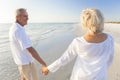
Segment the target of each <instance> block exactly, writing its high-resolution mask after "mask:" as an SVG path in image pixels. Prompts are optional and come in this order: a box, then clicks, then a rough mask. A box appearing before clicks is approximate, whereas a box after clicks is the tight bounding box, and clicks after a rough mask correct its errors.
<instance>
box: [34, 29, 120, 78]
mask: <svg viewBox="0 0 120 80" xmlns="http://www.w3.org/2000/svg"><path fill="white" fill-rule="evenodd" d="M78 30H79V31H80V30H81V29H78ZM81 31H82V30H81ZM81 31H80V33H79V32H75V34H71V33H64V34H59V35H57V36H55V37H53V38H51V39H49V43H47V40H46V41H45V40H44V41H41V42H39V43H40V44H39V45H38V46H37V47H36V48H37V50H38V51H39V52H41V53H43V54H42V55H41V56H42V57H43V59H44V60H45V61H46V63H47V64H48V65H49V64H51V63H52V62H54V61H55V60H56V59H58V58H59V57H60V56H61V55H62V54H63V53H64V51H65V50H66V49H67V47H68V46H69V44H70V43H71V41H72V40H73V39H74V38H75V37H77V36H82V35H83V34H84V32H83V31H82V32H81ZM106 31H107V30H106ZM40 47H41V48H40ZM45 49H46V50H45ZM119 53H120V46H119V44H117V43H116V42H115V54H114V60H113V63H112V65H111V66H110V68H109V70H108V80H120V69H119V68H120V62H119V56H120V54H119ZM74 61H75V60H73V61H72V62H70V63H68V64H67V65H66V66H64V67H62V68H61V69H59V70H58V71H57V72H55V73H49V74H48V75H47V76H43V75H42V74H41V73H40V76H41V79H42V80H69V78H70V75H71V71H72V68H73V65H74ZM37 66H39V65H38V64H37Z"/></svg>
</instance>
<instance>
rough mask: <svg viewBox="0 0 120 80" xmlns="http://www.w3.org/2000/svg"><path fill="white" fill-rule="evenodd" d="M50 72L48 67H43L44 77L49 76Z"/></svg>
mask: <svg viewBox="0 0 120 80" xmlns="http://www.w3.org/2000/svg"><path fill="white" fill-rule="evenodd" d="M48 72H49V70H48V69H47V67H46V66H42V74H43V75H47V74H48Z"/></svg>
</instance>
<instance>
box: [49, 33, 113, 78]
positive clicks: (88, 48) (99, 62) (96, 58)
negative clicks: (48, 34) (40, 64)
mask: <svg viewBox="0 0 120 80" xmlns="http://www.w3.org/2000/svg"><path fill="white" fill-rule="evenodd" d="M113 55H114V40H113V38H112V36H111V35H109V34H107V39H106V40H105V41H103V42H101V43H89V42H87V41H86V40H85V39H84V37H77V38H75V39H74V40H73V41H72V43H71V44H70V45H69V47H68V49H67V50H66V51H65V53H64V54H63V55H62V56H61V57H60V58H59V59H58V60H56V61H55V62H53V63H52V64H51V65H49V66H48V69H49V71H50V72H55V71H56V70H58V69H59V68H60V67H62V66H64V65H65V64H67V63H68V62H70V61H71V60H72V59H73V58H75V57H77V59H76V62H75V64H74V68H73V71H72V74H71V77H70V80H107V69H108V66H109V65H110V64H111V62H112V60H113Z"/></svg>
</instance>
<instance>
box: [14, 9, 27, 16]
mask: <svg viewBox="0 0 120 80" xmlns="http://www.w3.org/2000/svg"><path fill="white" fill-rule="evenodd" d="M22 12H26V9H25V8H18V9H16V11H15V16H19V15H21V13H22Z"/></svg>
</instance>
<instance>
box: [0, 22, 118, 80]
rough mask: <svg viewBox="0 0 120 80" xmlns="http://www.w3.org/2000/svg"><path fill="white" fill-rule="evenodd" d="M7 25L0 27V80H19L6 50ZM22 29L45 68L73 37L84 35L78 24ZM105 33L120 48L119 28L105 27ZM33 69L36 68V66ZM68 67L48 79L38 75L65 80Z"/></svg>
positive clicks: (42, 24)
mask: <svg viewBox="0 0 120 80" xmlns="http://www.w3.org/2000/svg"><path fill="white" fill-rule="evenodd" d="M11 25H12V23H9V24H2V23H1V24H0V80H20V75H19V71H18V68H17V65H16V64H15V63H14V61H13V58H12V53H11V50H10V46H9V36H8V33H9V29H10V27H11ZM25 29H26V32H27V34H28V35H29V37H30V39H31V40H32V42H33V47H34V48H35V49H36V50H37V51H38V52H39V55H40V56H41V57H42V58H43V60H45V62H46V63H47V64H48V65H49V64H50V63H52V62H53V61H54V60H56V59H57V58H59V57H60V56H61V55H62V53H63V52H64V51H65V50H66V49H67V47H68V45H69V44H70V43H71V41H72V40H73V39H74V38H75V37H77V36H82V35H83V34H84V33H85V31H84V30H83V29H82V28H81V27H80V25H79V23H29V24H28V25H26V26H25ZM105 32H106V33H110V34H111V35H112V36H113V37H114V39H115V42H116V44H118V45H120V37H119V36H120V24H105ZM36 65H39V64H38V63H37V62H36ZM69 66H70V67H69ZM72 66H73V64H68V66H65V68H62V69H61V70H59V71H57V72H56V73H54V74H51V73H50V74H49V75H48V76H43V75H42V74H41V73H40V77H41V80H69V77H70V74H71V71H72ZM39 71H40V69H39ZM118 71H119V72H120V69H119V70H118ZM116 80H117V79H116Z"/></svg>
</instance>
